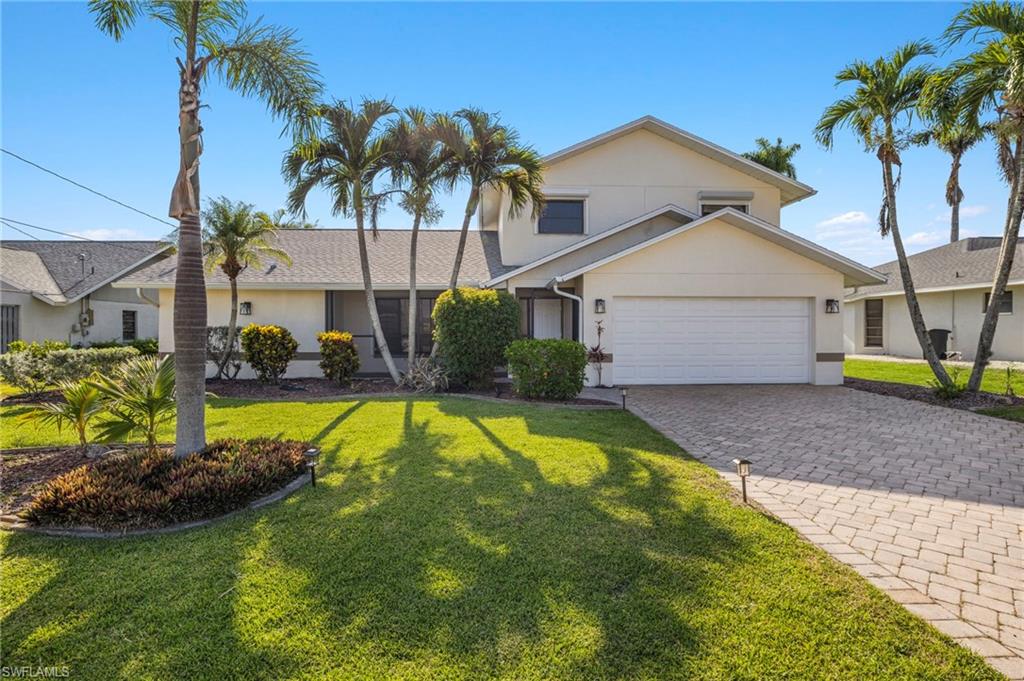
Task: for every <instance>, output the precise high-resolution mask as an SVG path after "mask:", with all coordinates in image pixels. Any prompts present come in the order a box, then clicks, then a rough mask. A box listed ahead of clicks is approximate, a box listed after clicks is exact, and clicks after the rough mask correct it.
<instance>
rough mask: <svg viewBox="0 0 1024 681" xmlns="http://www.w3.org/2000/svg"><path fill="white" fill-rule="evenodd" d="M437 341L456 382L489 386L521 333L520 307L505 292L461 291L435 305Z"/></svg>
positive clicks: (444, 360) (463, 289) (438, 300)
mask: <svg viewBox="0 0 1024 681" xmlns="http://www.w3.org/2000/svg"><path fill="white" fill-rule="evenodd" d="M433 318H434V340H436V341H437V344H438V353H439V355H440V357H441V360H442V361H443V362H444V366H445V368H446V369H447V371H448V375H449V377H450V378H451V380H452V381H454V382H456V383H461V384H464V385H468V386H471V387H486V386H488V385H490V384H491V382H492V381H493V380H494V368H495V367H497V366H500V365H502V364H503V363H504V358H505V348H507V347H508V345H509V343H511V342H512V341H513V340H515V338H516V336H517V335H518V334H519V305H518V303H516V299H515V298H513V297H512V296H511V295H510V294H509V293H507V292H505V291H495V290H494V289H476V288H459V289H456V290H455V291H454V292H453V291H445V292H444V293H442V294H441V295H440V296H438V298H437V302H436V303H435V304H434V312H433Z"/></svg>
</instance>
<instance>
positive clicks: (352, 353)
mask: <svg viewBox="0 0 1024 681" xmlns="http://www.w3.org/2000/svg"><path fill="white" fill-rule="evenodd" d="M316 340H317V342H319V343H320V368H321V369H322V370H323V372H324V376H325V377H326V378H329V379H331V380H332V381H337V382H338V383H341V384H342V385H348V384H349V383H350V382H351V381H352V377H353V376H354V375H355V373H356V372H357V371H359V364H360V362H359V348H357V347H356V344H355V341H353V340H352V334H351V333H349V332H348V331H322V332H320V333H318V334H317V335H316Z"/></svg>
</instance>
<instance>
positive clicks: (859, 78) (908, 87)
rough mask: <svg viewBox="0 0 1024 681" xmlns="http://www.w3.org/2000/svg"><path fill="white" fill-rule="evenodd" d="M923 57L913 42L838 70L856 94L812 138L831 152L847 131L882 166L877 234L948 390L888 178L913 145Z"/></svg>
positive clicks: (926, 50)
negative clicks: (889, 251) (885, 240)
mask: <svg viewBox="0 0 1024 681" xmlns="http://www.w3.org/2000/svg"><path fill="white" fill-rule="evenodd" d="M928 54H934V50H933V49H932V47H931V45H929V44H928V43H925V42H912V43H907V44H906V45H904V46H902V47H900V48H898V49H897V50H896V51H894V52H893V53H892V54H890V55H888V56H884V57H879V58H878V59H876V60H875V61H873V62H870V63H869V62H864V61H859V60H858V61H855V62H853V63H852V64H850V65H849V66H847V67H846V68H844V69H842V70H841V71H840V72H839V73H838V74H836V84H837V85H842V84H846V83H853V84H855V85H856V89H855V90H854V92H853V94H851V95H848V96H846V97H843V98H842V99H840V100H838V101H836V102H835V103H833V104H831V105H830V106H829V107H828V108H826V109H825V112H824V113H823V114H822V116H821V119H820V120H819V121H818V125H817V126H816V127H815V130H814V135H815V138H816V139H817V140H818V142H819V143H820V144H821V145H822V146H823V147H825V148H826V149H831V148H832V144H833V138H834V135H835V131H836V130H838V129H840V128H844V127H845V128H850V129H851V130H852V131H853V133H854V134H855V135H856V136H857V138H858V139H859V140H860V141H861V143H862V144H863V145H864V148H865V149H866V150H868V151H874V152H875V155H876V156H877V157H878V160H879V161H880V162H881V164H882V184H883V188H884V192H885V193H884V198H883V201H882V209H881V212H880V213H879V217H878V223H879V229H880V231H881V234H882V236H883V237H884V236H888V235H889V234H892V241H893V245H894V246H895V248H896V258H897V260H898V261H899V268H900V276H901V277H902V278H903V290H904V293H905V295H906V299H907V308H908V311H909V313H910V321H911V323H912V324H913V326H914V333H915V334H916V335H917V341H918V343H920V344H921V349H922V351H923V352H924V357H925V359H926V360H928V366H930V367H931V370H932V372H933V373H934V374H935V378H936V379H937V380H938V381H939V382H940V383H941V384H942V385H951V384H952V381H950V378H949V375H948V374H947V373H946V369H945V367H943V366H942V362H940V361H939V356H938V354H937V353H936V352H935V348H934V347H933V346H932V342H931V339H930V338H929V337H928V328H927V327H926V326H925V323H924V316H923V315H922V314H921V306H920V304H919V303H918V300H917V292H916V290H915V288H914V280H913V277H912V276H911V273H910V265H909V263H908V262H907V252H906V250H905V249H904V248H903V237H902V236H901V235H900V229H899V223H898V222H897V213H896V187H897V185H898V183H899V179H898V178H897V177H896V176H894V174H893V166H896V167H898V168H901V167H902V161H901V160H900V152H901V151H903V150H904V149H906V148H907V147H908V146H909V145H910V144H911V142H912V140H913V139H914V135H913V132H912V131H911V129H910V126H911V123H912V121H913V117H914V111H915V109H916V108H917V106H918V102H919V99H920V97H921V92H922V90H923V89H924V86H925V83H926V81H927V80H928V77H929V74H930V72H931V71H930V69H929V68H927V67H924V66H911V65H910V62H912V61H913V60H914V59H916V58H918V57H920V56H922V55H928Z"/></svg>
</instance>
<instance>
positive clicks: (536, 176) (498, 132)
mask: <svg viewBox="0 0 1024 681" xmlns="http://www.w3.org/2000/svg"><path fill="white" fill-rule="evenodd" d="M434 131H435V134H436V135H437V138H438V140H440V142H441V145H442V146H443V148H444V151H443V153H444V154H445V157H446V159H447V164H446V171H445V174H446V176H447V178H448V181H449V183H450V184H451V186H454V184H455V183H456V182H458V181H459V180H467V181H468V182H469V198H468V199H467V200H466V210H465V213H464V215H463V218H462V233H461V234H460V235H459V246H458V249H457V250H456V251H455V265H454V266H453V267H452V278H451V282H450V283H449V285H448V288H449V289H451V290H453V291H454V290H455V287H456V286H458V283H459V270H460V269H461V268H462V256H463V254H464V253H465V251H466V237H467V236H468V234H469V223H470V221H471V220H472V218H473V214H474V213H476V210H477V207H478V206H479V205H480V195H481V193H482V192H483V190H484V188H490V189H495V190H497V191H498V192H501V193H505V194H508V197H509V217H513V218H514V217H517V216H519V215H520V214H521V213H522V211H523V209H524V208H525V207H526V204H527V203H529V204H532V211H533V212H532V215H533V217H537V216H538V215H540V213H541V211H542V210H543V208H544V194H543V192H542V191H541V188H542V186H543V184H544V163H543V161H542V160H541V158H540V156H539V155H538V154H537V152H536V151H534V150H533V149H532V148H531V147H528V146H523V145H520V144H519V134H518V133H517V132H516V131H515V130H513V129H512V128H509V127H507V126H505V125H502V124H501V121H500V120H498V118H497V117H496V116H492V115H491V114H488V113H484V112H483V111H480V110H479V109H460V110H458V111H456V112H455V113H454V114H452V115H451V116H447V115H439V116H435V118H434Z"/></svg>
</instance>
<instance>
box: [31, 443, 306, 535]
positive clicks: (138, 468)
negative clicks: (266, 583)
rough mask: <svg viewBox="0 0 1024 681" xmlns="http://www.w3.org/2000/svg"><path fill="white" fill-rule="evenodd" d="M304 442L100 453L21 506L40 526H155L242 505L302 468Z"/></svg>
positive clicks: (185, 520) (212, 445)
mask: <svg viewBox="0 0 1024 681" xmlns="http://www.w3.org/2000/svg"><path fill="white" fill-rule="evenodd" d="M308 446H309V445H308V443H305V442H297V441H292V440H286V441H282V440H271V439H256V440H221V441H218V442H214V443H212V444H210V445H209V446H207V447H206V449H204V450H203V451H201V452H198V453H195V454H190V455H188V456H186V457H184V458H181V459H175V458H174V453H173V451H171V449H170V448H167V449H160V450H156V451H151V450H143V451H138V452H134V453H129V454H123V455H119V456H111V457H108V458H104V459H100V460H98V461H96V462H95V463H91V464H87V465H85V466H80V467H78V468H75V469H74V470H71V471H69V472H67V473H65V474H63V475H61V476H59V477H56V478H54V479H53V480H51V481H50V482H49V483H47V485H46V487H44V488H43V490H42V491H41V492H40V493H39V494H38V495H36V497H35V499H33V500H32V502H31V503H30V504H29V506H28V508H27V509H26V510H25V512H24V516H25V518H26V519H28V520H30V521H32V522H34V523H36V524H39V525H53V526H88V527H98V528H104V529H113V528H133V527H135V528H141V527H160V526H164V525H171V524H174V523H181V522H188V521H193V520H202V519H206V518H212V517H216V516H218V515H222V514H224V513H228V512H230V511H233V510H236V509H238V508H242V507H243V506H245V505H246V504H247V503H249V502H250V501H253V500H255V499H258V498H260V497H262V496H265V495H267V494H269V493H271V492H274V491H276V490H278V489H280V488H281V487H283V486H284V485H285V484H287V483H288V482H290V481H291V480H293V479H295V478H296V477H297V476H298V475H300V474H302V473H303V471H304V469H305V458H304V456H303V452H304V451H305V450H306V449H307V447H308Z"/></svg>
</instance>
